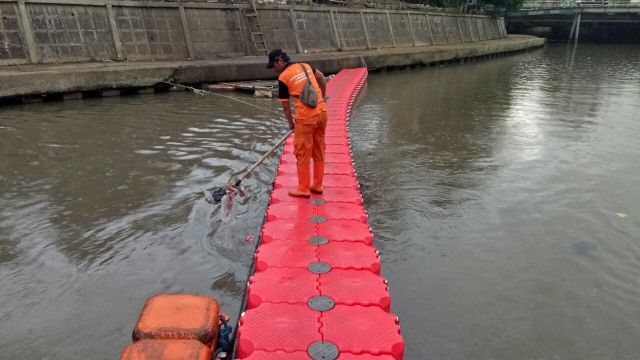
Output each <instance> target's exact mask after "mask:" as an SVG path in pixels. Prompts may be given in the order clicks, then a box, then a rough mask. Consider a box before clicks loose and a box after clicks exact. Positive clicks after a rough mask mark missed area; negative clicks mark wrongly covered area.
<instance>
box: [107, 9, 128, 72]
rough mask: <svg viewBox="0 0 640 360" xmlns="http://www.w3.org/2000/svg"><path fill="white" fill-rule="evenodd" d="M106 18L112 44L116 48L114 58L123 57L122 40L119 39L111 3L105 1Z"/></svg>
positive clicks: (120, 58) (119, 58)
mask: <svg viewBox="0 0 640 360" xmlns="http://www.w3.org/2000/svg"><path fill="white" fill-rule="evenodd" d="M107 18H109V29H110V30H111V38H112V39H113V46H114V47H115V49H116V59H117V60H122V59H124V54H123V53H122V42H121V41H120V33H118V25H117V23H116V15H115V14H114V13H113V5H111V4H110V3H107Z"/></svg>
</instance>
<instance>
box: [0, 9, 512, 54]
mask: <svg viewBox="0 0 640 360" xmlns="http://www.w3.org/2000/svg"><path fill="white" fill-rule="evenodd" d="M247 10H250V9H249V8H248V5H245V4H220V3H218V4H214V3H198V2H188V3H187V2H162V1H154V2H135V1H119V0H90V1H89V0H0V65H10V64H26V63H63V62H83V61H106V60H112V61H122V60H133V61H135V60H186V59H215V58H229V57H238V56H246V55H262V53H259V52H258V51H257V50H256V47H255V46H254V43H253V41H252V36H251V30H250V27H249V20H248V17H247V16H246V12H247ZM257 18H258V21H259V24H260V31H261V32H262V33H263V34H264V38H265V40H266V46H267V48H275V47H280V48H282V49H285V50H287V51H289V52H290V53H303V52H305V51H307V52H313V51H335V50H364V49H377V48H393V47H413V46H432V45H446V44H459V43H465V42H473V41H482V40H489V39H498V38H503V37H506V36H507V33H506V29H505V24H504V20H503V19H500V18H492V17H488V16H478V15H454V14H444V13H426V12H417V11H397V10H396V11H393V10H380V9H354V8H342V7H336V8H330V7H314V6H294V7H291V6H276V5H264V6H258V17H257Z"/></svg>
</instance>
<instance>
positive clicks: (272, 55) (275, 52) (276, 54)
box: [267, 49, 290, 69]
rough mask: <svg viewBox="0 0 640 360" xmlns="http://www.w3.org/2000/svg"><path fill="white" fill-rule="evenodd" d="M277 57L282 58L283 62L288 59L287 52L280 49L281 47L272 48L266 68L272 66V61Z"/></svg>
mask: <svg viewBox="0 0 640 360" xmlns="http://www.w3.org/2000/svg"><path fill="white" fill-rule="evenodd" d="M278 59H283V60H284V61H285V62H288V61H289V60H290V59H289V56H288V55H287V53H286V52H284V51H282V49H273V50H271V52H270V53H269V63H268V64H267V69H271V68H273V63H274V62H276V60H278Z"/></svg>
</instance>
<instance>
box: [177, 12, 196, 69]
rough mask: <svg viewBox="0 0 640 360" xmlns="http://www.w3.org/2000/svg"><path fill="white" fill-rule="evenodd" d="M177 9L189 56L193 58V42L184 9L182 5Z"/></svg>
mask: <svg viewBox="0 0 640 360" xmlns="http://www.w3.org/2000/svg"><path fill="white" fill-rule="evenodd" d="M178 10H179V11H180V22H181V23H182V32H183V33H184V41H185V42H186V43H187V52H188V54H189V58H191V59H195V53H194V51H193V43H191V34H189V24H187V14H186V12H185V11H184V6H182V5H180V7H178Z"/></svg>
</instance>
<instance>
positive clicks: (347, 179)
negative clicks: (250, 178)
mask: <svg viewBox="0 0 640 360" xmlns="http://www.w3.org/2000/svg"><path fill="white" fill-rule="evenodd" d="M322 182H323V184H324V187H325V188H327V189H328V188H336V187H339V188H350V189H354V190H358V182H357V181H356V178H355V177H353V176H350V175H331V174H329V175H327V174H325V175H324V179H323V181H322ZM297 185H298V176H297V175H295V174H293V175H292V174H286V175H277V176H276V178H275V180H274V182H273V188H274V189H281V188H286V189H287V191H288V189H289V188H290V187H293V186H297ZM358 194H359V193H358ZM282 195H288V194H282ZM290 197H291V196H287V197H286V198H284V197H282V198H279V199H277V201H288V200H287V199H288V198H290ZM325 200H327V199H325ZM272 202H273V197H272Z"/></svg>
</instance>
